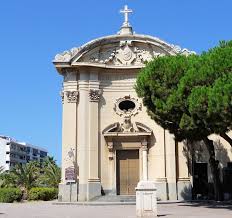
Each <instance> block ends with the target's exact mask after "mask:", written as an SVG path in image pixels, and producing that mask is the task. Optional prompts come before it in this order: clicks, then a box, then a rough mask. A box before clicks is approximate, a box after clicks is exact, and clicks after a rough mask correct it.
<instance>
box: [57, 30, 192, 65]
mask: <svg viewBox="0 0 232 218" xmlns="http://www.w3.org/2000/svg"><path fill="white" fill-rule="evenodd" d="M192 53H194V52H191V51H188V50H187V49H181V48H180V47H179V46H175V45H171V44H168V43H166V42H164V41H162V40H160V39H158V38H154V37H151V36H145V35H136V34H134V35H130V36H120V35H114V36H108V37H103V38H99V39H96V40H93V41H91V42H89V43H87V44H85V45H83V46H82V47H80V48H73V49H71V50H70V51H65V52H63V53H61V54H58V55H56V57H55V60H54V64H55V65H59V64H64V63H65V64H66V65H65V66H67V65H69V66H72V67H73V66H96V67H115V68H117V67H119V68H120V67H126V68H128V67H137V68H141V67H143V66H144V64H145V62H146V61H150V60H152V59H153V58H156V57H159V56H164V55H176V54H183V55H189V54H192Z"/></svg>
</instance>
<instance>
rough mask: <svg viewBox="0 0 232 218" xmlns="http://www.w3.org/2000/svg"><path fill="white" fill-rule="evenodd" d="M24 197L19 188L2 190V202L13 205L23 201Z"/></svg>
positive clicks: (0, 195)
mask: <svg viewBox="0 0 232 218" xmlns="http://www.w3.org/2000/svg"><path fill="white" fill-rule="evenodd" d="M22 196H23V193H22V191H21V190H20V189H19V188H0V202H4V203H12V202H14V201H21V199H22Z"/></svg>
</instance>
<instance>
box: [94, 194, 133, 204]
mask: <svg viewBox="0 0 232 218" xmlns="http://www.w3.org/2000/svg"><path fill="white" fill-rule="evenodd" d="M91 201H94V202H118V203H120V202H121V203H122V202H125V203H127V202H128V203H135V202H136V196H135V195H102V196H100V197H96V198H93V199H92V200H91Z"/></svg>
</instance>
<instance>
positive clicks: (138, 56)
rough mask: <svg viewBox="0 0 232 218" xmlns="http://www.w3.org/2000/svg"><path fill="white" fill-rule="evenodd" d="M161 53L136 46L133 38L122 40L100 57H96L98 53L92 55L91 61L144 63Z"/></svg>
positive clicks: (129, 63)
mask: <svg viewBox="0 0 232 218" xmlns="http://www.w3.org/2000/svg"><path fill="white" fill-rule="evenodd" d="M160 55H162V54H161V53H158V52H155V51H150V50H146V49H144V48H140V47H136V46H134V45H133V42H132V41H131V40H127V41H120V43H119V47H118V48H115V49H113V50H112V49H111V50H108V51H105V52H103V54H101V57H100V59H99V58H98V56H99V55H98V56H97V58H96V54H93V55H92V56H91V57H90V61H91V62H95V63H100V64H110V63H111V64H114V65H131V64H135V65H136V64H137V65H138V64H144V62H145V61H149V60H151V59H152V58H153V57H158V56H160Z"/></svg>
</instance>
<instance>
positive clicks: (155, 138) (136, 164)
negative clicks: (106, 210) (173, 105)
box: [53, 7, 231, 201]
mask: <svg viewBox="0 0 232 218" xmlns="http://www.w3.org/2000/svg"><path fill="white" fill-rule="evenodd" d="M121 12H123V13H124V16H125V20H124V23H123V25H122V27H121V29H120V31H119V32H118V33H117V34H115V35H110V36H106V37H102V38H98V39H95V40H92V41H90V42H88V43H86V44H84V45H82V46H80V47H78V48H72V49H71V50H68V51H65V52H63V53H61V54H57V55H56V57H55V60H54V61H53V63H54V65H55V67H56V69H57V71H58V72H59V74H60V75H62V76H63V78H64V80H63V90H62V92H61V96H62V103H63V119H62V180H61V183H60V187H59V198H60V200H61V201H69V200H72V201H77V200H78V201H89V200H91V199H93V198H95V197H98V196H101V195H134V194H135V187H136V186H137V183H138V182H139V181H140V180H146V179H148V180H152V181H155V183H156V186H157V197H158V199H160V200H177V199H191V198H192V186H193V180H194V176H193V172H192V169H193V164H192V156H191V152H190V150H191V149H190V150H189V146H188V145H187V144H185V143H176V142H175V140H174V136H173V135H171V134H169V132H168V131H166V130H164V129H163V128H161V127H160V126H159V125H157V124H156V123H155V122H154V121H153V120H151V118H150V117H149V116H148V114H147V111H146V108H145V107H144V106H143V104H142V100H141V99H139V98H138V96H137V95H136V92H135V89H134V85H135V81H136V75H137V74H138V72H139V70H140V69H141V68H143V67H144V66H145V62H146V61H150V60H152V59H153V58H156V57H159V56H163V55H177V54H183V55H188V54H190V53H191V52H190V51H188V50H187V49H181V48H180V47H179V46H175V45H172V44H169V43H167V42H165V41H162V40H160V39H159V38H156V37H152V36H148V35H141V34H135V33H134V32H133V30H132V27H131V26H130V24H129V22H128V13H130V12H131V10H129V9H128V8H127V7H125V8H124V10H122V11H121ZM199 149H204V148H202V147H201V145H200V144H199ZM230 155H231V154H230ZM206 156H207V155H206ZM197 158H198V159H199V161H198V162H199V163H206V165H204V164H203V165H204V166H203V165H201V164H200V165H199V166H198V171H199V170H200V171H201V169H203V168H206V172H203V173H202V172H200V173H199V175H198V176H202V178H203V177H206V179H207V178H209V180H210V175H208V168H209V167H208V165H207V157H197ZM201 158H203V159H204V160H203V161H202V160H200V159H201ZM229 159H230V158H229ZM205 160H206V161H205ZM228 162H229V161H228ZM204 173H207V174H204ZM71 189H72V190H71ZM70 193H71V194H70ZM71 198H72V199H71Z"/></svg>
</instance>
